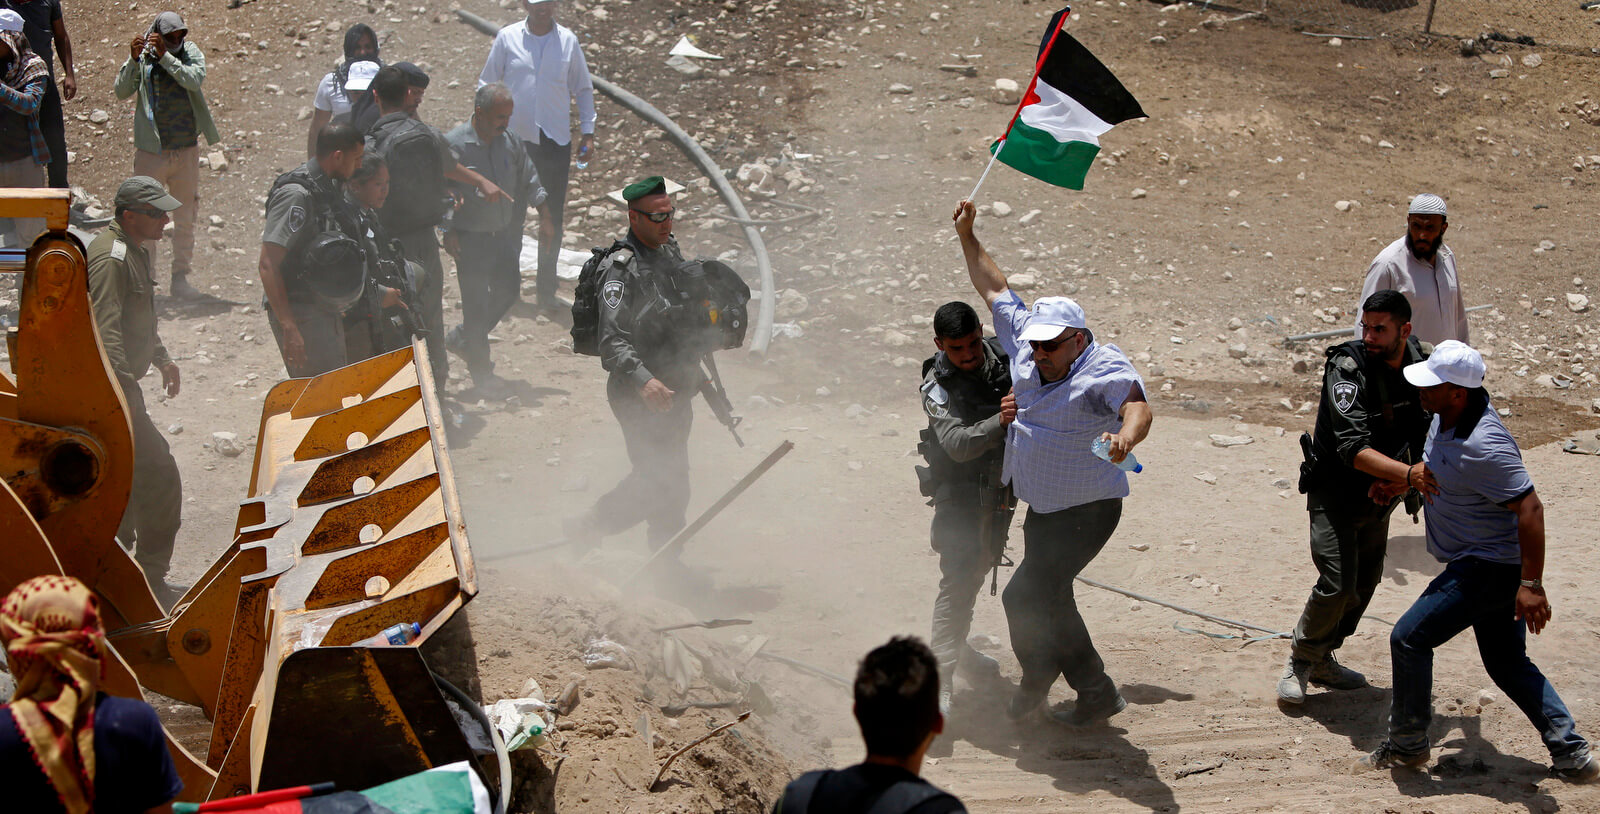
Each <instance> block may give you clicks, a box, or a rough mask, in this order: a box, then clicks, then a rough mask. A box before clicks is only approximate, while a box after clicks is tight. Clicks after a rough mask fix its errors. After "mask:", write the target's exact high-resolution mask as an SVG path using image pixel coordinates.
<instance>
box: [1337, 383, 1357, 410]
mask: <svg viewBox="0 0 1600 814" xmlns="http://www.w3.org/2000/svg"><path fill="white" fill-rule="evenodd" d="M1355 403H1356V383H1355V382H1336V383H1334V385H1333V406H1334V407H1337V408H1339V412H1341V413H1348V412H1350V408H1351V407H1354V406H1355Z"/></svg>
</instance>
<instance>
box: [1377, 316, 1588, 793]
mask: <svg viewBox="0 0 1600 814" xmlns="http://www.w3.org/2000/svg"><path fill="white" fill-rule="evenodd" d="M1483 374H1484V366H1483V357H1482V356H1480V355H1479V354H1478V352H1477V351H1475V350H1473V349H1472V348H1469V347H1467V346H1466V345H1464V344H1462V343H1460V342H1456V341H1453V340H1452V341H1446V342H1441V343H1439V346H1438V347H1436V348H1434V351H1433V355H1432V356H1429V357H1428V359H1427V361H1424V362H1418V363H1416V364H1412V365H1407V366H1406V368H1405V377H1406V380H1407V381H1409V382H1411V383H1412V384H1413V385H1415V386H1416V387H1417V390H1418V393H1419V394H1420V395H1421V398H1422V406H1423V407H1424V408H1425V409H1427V410H1429V411H1430V412H1432V413H1434V416H1435V418H1434V421H1433V426H1432V428H1431V429H1430V430H1429V433H1428V445H1427V452H1426V454H1425V457H1424V461H1423V463H1421V464H1417V465H1416V466H1417V467H1425V468H1426V472H1427V473H1428V474H1430V475H1431V476H1432V478H1433V479H1434V480H1435V481H1437V483H1438V487H1439V491H1438V494H1436V495H1434V496H1433V498H1432V500H1431V501H1430V502H1429V504H1428V508H1427V510H1426V515H1427V529H1428V553H1430V554H1432V555H1433V556H1434V557H1435V558H1437V559H1438V560H1439V561H1440V562H1443V563H1445V568H1444V573H1442V574H1440V575H1439V576H1437V577H1435V578H1434V580H1433V582H1431V583H1429V585H1428V587H1427V589H1426V590H1424V591H1423V592H1422V596H1420V597H1418V598H1417V601H1416V602H1415V603H1414V604H1413V605H1412V606H1411V609H1410V610H1408V611H1406V613H1405V615H1404V616H1401V617H1400V621H1399V622H1397V623H1396V624H1395V626H1394V631H1393V632H1392V633H1391V634H1390V635H1389V652H1390V655H1391V658H1392V659H1393V661H1394V693H1393V695H1392V697H1391V699H1390V704H1389V734H1388V737H1387V738H1386V739H1385V740H1384V742H1383V743H1382V744H1381V745H1380V746H1379V747H1378V748H1377V750H1376V751H1374V752H1373V753H1372V754H1370V755H1367V756H1365V757H1363V758H1362V759H1361V760H1360V766H1361V767H1363V768H1368V769H1393V768H1399V767H1410V768H1421V767H1422V766H1424V765H1426V764H1427V762H1428V757H1429V746H1428V725H1429V722H1430V720H1431V719H1432V717H1433V701H1432V690H1433V651H1434V650H1435V649H1436V648H1438V647H1440V646H1442V645H1443V644H1444V643H1445V642H1448V641H1450V640H1451V639H1453V638H1455V636H1456V634H1458V633H1461V632H1462V631H1464V630H1466V629H1467V628H1469V627H1470V628H1472V632H1473V635H1474V636H1475V637H1476V638H1477V641H1478V653H1479V655H1480V656H1481V657H1482V659H1483V667H1484V669H1485V670H1486V671H1487V672H1488V673H1489V678H1490V679H1491V680H1493V681H1494V683H1495V686H1497V687H1499V688H1500V690H1501V691H1502V692H1504V693H1505V694H1506V697H1508V698H1510V699H1511V701H1512V703H1514V704H1516V705H1517V708H1518V709H1521V710H1522V714H1524V715H1526V716H1527V717H1528V720H1529V721H1531V722H1532V723H1533V725H1534V728H1536V729H1538V730H1539V737H1540V738H1541V739H1542V740H1543V741H1544V745H1545V747H1546V748H1547V749H1549V750H1550V757H1551V759H1552V760H1553V762H1554V765H1553V766H1552V767H1551V773H1552V774H1554V775H1555V776H1557V777H1560V778H1562V779H1565V780H1569V781H1573V782H1578V783H1587V782H1593V781H1594V780H1595V779H1596V778H1600V761H1596V760H1595V758H1594V757H1593V756H1592V755H1591V754H1590V753H1589V742H1588V741H1586V740H1584V738H1583V736H1581V735H1579V734H1578V732H1577V730H1576V728H1575V727H1574V725H1573V722H1572V715H1571V713H1569V712H1568V711H1567V707H1566V705H1565V704H1563V703H1562V701H1561V697H1560V696H1558V695H1556V691H1555V689H1554V688H1552V687H1551V686H1550V682H1549V681H1548V680H1547V679H1546V678H1545V677H1544V674H1543V673H1541V672H1539V668H1538V667H1537V666H1535V665H1534V663H1533V662H1532V661H1529V660H1528V654H1527V649H1526V646H1525V645H1526V636H1527V634H1528V633H1535V634H1537V633H1538V632H1539V631H1540V630H1542V629H1544V626H1545V624H1547V623H1548V622H1549V621H1550V616H1551V612H1550V599H1549V597H1548V596H1546V594H1545V590H1544V585H1543V584H1542V582H1541V580H1542V578H1543V576H1544V563H1545V537H1544V506H1543V505H1542V504H1541V503H1540V502H1539V495H1538V493H1537V492H1535V491H1534V489H1533V481H1532V480H1531V479H1529V477H1528V470H1527V469H1526V468H1525V467H1524V466H1523V464H1522V454H1521V452H1520V451H1519V450H1518V449H1517V442H1516V440H1515V439H1513V438H1512V437H1511V433H1509V432H1507V431H1506V427H1505V425H1504V424H1502V423H1501V422H1500V415H1499V413H1497V412H1496V411H1495V410H1494V408H1493V407H1492V406H1491V405H1490V404H1489V397H1488V394H1487V393H1486V392H1485V391H1484V389H1483ZM1486 714H1487V711H1486Z"/></svg>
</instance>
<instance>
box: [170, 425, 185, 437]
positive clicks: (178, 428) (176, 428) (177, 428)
mask: <svg viewBox="0 0 1600 814" xmlns="http://www.w3.org/2000/svg"><path fill="white" fill-rule="evenodd" d="M182 434H183V425H182V424H168V425H167V435H182Z"/></svg>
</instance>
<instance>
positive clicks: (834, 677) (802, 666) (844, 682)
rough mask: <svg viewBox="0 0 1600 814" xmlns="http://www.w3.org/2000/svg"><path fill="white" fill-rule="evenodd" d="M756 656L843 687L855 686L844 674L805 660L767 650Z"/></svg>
mask: <svg viewBox="0 0 1600 814" xmlns="http://www.w3.org/2000/svg"><path fill="white" fill-rule="evenodd" d="M756 658H758V659H766V660H767V661H775V662H777V663H779V664H787V665H789V666H790V667H793V668H795V669H796V670H799V671H800V672H802V673H810V674H811V675H814V676H816V677H818V678H824V679H827V680H829V681H832V682H833V683H835V684H838V685H839V686H841V687H854V686H855V684H853V683H852V682H851V681H850V679H848V678H845V677H844V676H842V675H839V674H838V673H830V672H828V671H827V670H824V669H822V668H821V667H813V666H811V665H809V664H806V663H805V662H803V661H796V660H794V659H791V658H789V657H787V656H776V655H773V654H771V653H768V652H765V651H758V652H757V653H756Z"/></svg>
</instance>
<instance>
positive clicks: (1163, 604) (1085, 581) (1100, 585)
mask: <svg viewBox="0 0 1600 814" xmlns="http://www.w3.org/2000/svg"><path fill="white" fill-rule="evenodd" d="M1077 579H1078V581H1079V582H1081V583H1083V584H1085V585H1092V586H1094V587H1096V588H1099V589H1100V590H1102V591H1110V592H1112V593H1114V594H1122V595H1123V596H1126V597H1130V598H1132V599H1137V600H1139V601H1140V602H1149V603H1150V604H1152V605H1160V606H1161V607H1163V608H1171V609H1173V610H1175V611H1178V612H1179V613H1187V614H1189V615H1190V616H1198V617H1200V618H1201V619H1210V620H1211V621H1213V622H1218V623H1220V624H1224V625H1231V626H1233V627H1237V628H1243V629H1245V630H1258V631H1261V632H1262V633H1271V634H1273V635H1274V636H1282V635H1283V632H1282V631H1279V630H1272V629H1271V628H1264V627H1261V626H1260V625H1252V624H1250V623H1249V622H1240V621H1237V620H1234V619H1224V618H1222V617H1221V616H1213V615H1211V614H1209V613H1204V612H1202V611H1197V610H1194V609H1192V608H1185V607H1184V606H1182V605H1174V604H1172V603H1171V602H1165V601H1162V600H1160V599H1156V598H1155V597H1153V596H1145V595H1144V594H1137V593H1134V592H1133V591H1129V590H1125V589H1122V588H1118V587H1117V586H1115V585H1107V584H1105V583H1104V582H1100V581H1098V580H1093V579H1089V578H1088V577H1083V576H1080V577H1078V578H1077Z"/></svg>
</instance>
